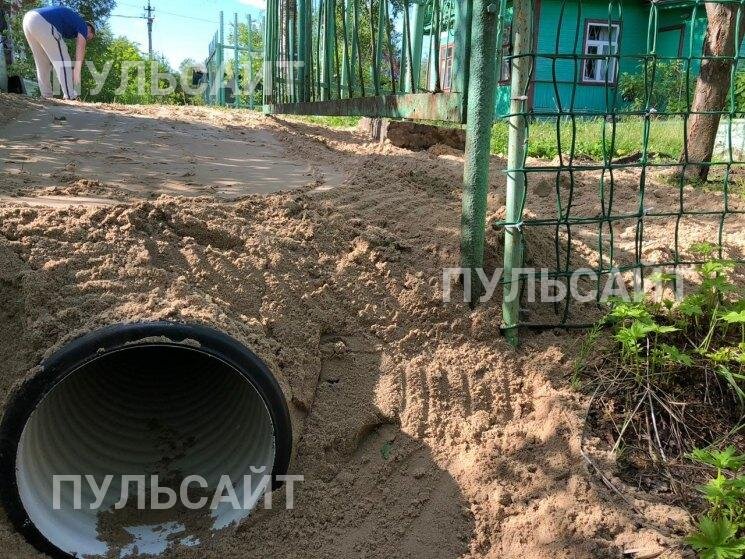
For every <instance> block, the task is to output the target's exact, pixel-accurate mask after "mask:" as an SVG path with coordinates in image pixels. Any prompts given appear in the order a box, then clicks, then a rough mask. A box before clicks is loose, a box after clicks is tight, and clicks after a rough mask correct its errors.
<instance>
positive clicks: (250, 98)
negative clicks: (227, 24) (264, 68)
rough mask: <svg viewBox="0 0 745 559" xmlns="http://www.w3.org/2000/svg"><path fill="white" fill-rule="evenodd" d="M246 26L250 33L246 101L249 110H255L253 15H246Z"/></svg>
mask: <svg viewBox="0 0 745 559" xmlns="http://www.w3.org/2000/svg"><path fill="white" fill-rule="evenodd" d="M246 24H247V25H248V27H247V32H248V65H247V67H246V70H247V71H248V76H247V79H248V87H246V100H247V101H248V108H249V109H252V110H253V108H254V41H253V20H252V19H251V14H248V15H246Z"/></svg>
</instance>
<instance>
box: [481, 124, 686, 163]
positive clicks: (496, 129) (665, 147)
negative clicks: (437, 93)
mask: <svg viewBox="0 0 745 559" xmlns="http://www.w3.org/2000/svg"><path fill="white" fill-rule="evenodd" d="M603 132H605V136H606V139H605V141H604V140H603ZM508 133H509V126H508V124H507V123H506V122H498V123H496V124H495V125H494V126H493V127H492V134H491V151H492V153H493V154H496V155H502V156H506V154H507V139H508ZM573 135H574V136H575V142H574V155H575V157H588V158H590V159H595V160H602V159H603V157H604V156H605V155H606V154H608V153H610V151H611V148H612V147H613V148H614V149H613V157H614V158H617V157H625V156H628V155H633V154H636V153H639V152H641V151H642V150H643V147H644V122H643V121H640V120H636V119H635V120H627V121H619V122H617V123H616V127H615V142H614V145H613V146H612V140H613V124H612V123H610V122H606V121H605V120H603V119H582V120H580V119H577V120H576V132H575V131H574V130H573V126H572V121H571V120H568V119H562V120H561V127H560V132H557V125H556V121H549V120H542V121H535V122H532V123H531V124H530V136H529V142H528V155H529V156H530V157H537V158H541V159H553V158H554V157H556V156H557V155H558V154H559V142H558V141H557V140H558V139H560V140H561V151H562V152H563V153H565V154H569V153H570V152H571V151H572V136H573ZM682 150H683V121H682V120H681V119H666V120H662V119H660V120H653V121H652V122H651V125H650V130H649V153H650V154H653V155H654V156H656V157H663V158H673V159H676V158H677V157H678V156H679V155H680V153H681V152H682Z"/></svg>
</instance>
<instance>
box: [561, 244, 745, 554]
mask: <svg viewBox="0 0 745 559" xmlns="http://www.w3.org/2000/svg"><path fill="white" fill-rule="evenodd" d="M691 252H693V253H694V254H697V255H699V256H700V257H703V258H705V259H707V260H706V262H704V263H703V264H701V265H699V266H698V268H697V272H698V276H699V286H698V288H697V289H696V290H695V291H694V292H693V293H691V294H689V295H688V296H686V297H685V298H684V299H682V300H681V301H679V302H674V301H667V303H668V304H664V303H665V302H664V301H663V302H662V303H660V302H652V301H649V300H646V299H644V300H641V301H621V300H614V301H612V303H611V308H610V310H609V312H608V314H607V315H606V316H605V318H604V319H603V320H602V321H601V322H600V324H601V325H603V326H605V327H608V328H610V329H611V330H612V334H613V340H614V344H613V348H612V350H611V354H610V355H612V356H613V357H609V359H613V360H614V361H615V365H613V366H612V367H611V369H612V371H613V374H612V375H611V377H612V380H611V381H609V382H608V384H606V385H605V386H602V387H598V390H600V389H601V388H602V390H604V391H607V392H611V391H613V392H615V394H616V398H621V399H625V402H624V405H623V411H622V412H621V415H622V416H623V417H624V420H623V425H622V426H621V427H620V428H618V427H617V429H618V441H617V443H616V445H615V448H616V449H618V448H621V447H622V446H623V447H625V448H629V447H631V446H634V441H635V440H637V441H638V440H641V441H646V442H647V448H648V451H649V453H650V454H651V455H652V459H653V461H656V460H660V459H662V460H664V459H665V455H666V453H669V452H670V451H671V448H670V446H666V445H664V444H663V443H662V442H661V441H664V440H671V439H674V440H675V441H676V442H675V444H674V449H681V448H691V447H693V446H694V444H693V443H691V442H689V440H688V441H687V440H685V436H684V435H683V434H682V433H686V432H690V430H691V428H692V424H691V422H688V423H686V425H685V427H681V428H679V429H678V430H675V427H674V426H675V424H676V423H680V422H685V421H686V413H687V410H688V407H689V406H691V405H692V404H693V403H692V402H691V401H690V400H688V401H686V398H687V397H686V396H685V390H681V387H683V386H687V387H688V388H687V389H686V390H688V391H691V390H693V391H694V392H697V391H699V390H700V389H699V387H704V386H708V385H710V384H718V386H719V389H718V394H720V395H722V398H720V400H719V401H717V402H716V404H715V405H716V406H717V407H718V408H725V407H726V408H727V409H730V410H732V412H731V414H730V415H731V416H732V417H734V418H738V417H739V418H740V420H739V421H738V424H739V423H740V422H741V421H742V417H743V416H745V299H743V298H742V293H740V291H739V288H738V286H736V285H735V284H733V282H732V281H731V278H730V276H731V274H732V271H733V269H734V264H733V263H732V262H730V261H728V260H724V259H721V258H716V255H717V254H720V251H719V247H717V246H715V245H712V244H710V243H699V244H697V245H695V246H693V247H691ZM656 279H657V280H658V281H662V282H663V283H665V282H668V283H669V282H670V281H672V278H669V277H665V276H664V275H662V274H661V275H658V277H657V278H656ZM591 338H592V340H593V344H594V340H596V339H597V338H598V333H597V329H596V330H593V332H592V333H591V334H589V335H588V338H587V339H588V340H590V339H591ZM586 360H587V356H584V355H583V356H582V361H583V362H586ZM576 375H577V372H576V371H575V376H576ZM601 378H602V377H601ZM705 390H708V388H706V389H705ZM681 396H682V398H681ZM703 400H704V403H705V405H708V406H711V401H709V402H706V398H704V399H703ZM694 405H695V404H694ZM706 413H711V412H710V411H708V412H706ZM658 425H666V426H669V427H666V428H667V429H668V431H666V432H665V433H663V434H661V433H660V429H659V428H658ZM632 433H633V436H634V437H636V439H634V440H628V437H629V436H631V434H632ZM709 436H710V433H709ZM696 440H698V441H700V440H702V439H701V438H698V439H696ZM704 440H706V439H704ZM708 440H710V439H708ZM651 441H655V444H656V445H657V446H656V448H653V447H652V446H651V445H649V443H650V442H651ZM686 443H688V446H686ZM688 457H689V458H690V459H692V460H694V461H696V462H698V463H700V464H704V465H706V466H709V467H711V468H714V469H715V475H712V476H711V478H710V479H709V480H708V481H707V482H706V483H705V484H703V485H702V486H701V487H699V492H700V493H701V495H702V496H703V498H704V499H705V500H706V502H707V503H708V509H707V511H706V513H705V514H704V515H702V516H701V517H700V519H699V520H698V524H697V527H696V531H695V533H693V534H692V535H691V536H690V537H689V538H687V542H688V543H689V544H690V545H691V546H692V547H693V548H694V549H695V550H696V551H697V552H698V553H699V555H700V557H701V558H703V559H708V558H714V559H734V558H737V559H741V558H742V557H745V476H743V469H744V468H745V454H742V453H740V452H738V450H737V449H736V448H735V447H734V446H729V447H727V448H724V449H721V450H719V449H715V448H709V449H695V450H692V451H691V453H690V454H689V455H688Z"/></svg>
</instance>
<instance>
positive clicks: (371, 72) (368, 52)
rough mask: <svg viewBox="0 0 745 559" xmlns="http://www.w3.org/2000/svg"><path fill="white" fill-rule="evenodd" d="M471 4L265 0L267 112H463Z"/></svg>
mask: <svg viewBox="0 0 745 559" xmlns="http://www.w3.org/2000/svg"><path fill="white" fill-rule="evenodd" d="M469 8H470V6H469V3H468V2H460V1H457V0H392V1H390V0H369V1H368V0H292V1H287V0H269V2H268V3H267V21H268V25H267V31H266V33H267V35H266V44H267V45H268V47H267V51H266V53H265V68H264V72H265V74H264V83H265V88H266V89H265V92H266V96H265V103H266V112H268V113H277V114H279V113H285V114H287V113H295V114H316V115H349V116H376V117H392V118H419V119H428V120H449V121H455V122H462V121H463V107H464V94H465V92H466V91H467V67H466V64H467V61H468V51H467V45H468V36H469V31H470V28H469V26H468V22H469V21H470V17H469Z"/></svg>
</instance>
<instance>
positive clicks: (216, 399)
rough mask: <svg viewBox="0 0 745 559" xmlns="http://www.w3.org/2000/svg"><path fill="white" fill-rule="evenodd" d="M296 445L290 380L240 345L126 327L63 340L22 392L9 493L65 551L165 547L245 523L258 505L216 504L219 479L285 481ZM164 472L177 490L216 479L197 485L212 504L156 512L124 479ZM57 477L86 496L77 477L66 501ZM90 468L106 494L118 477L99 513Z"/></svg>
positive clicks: (13, 415)
mask: <svg viewBox="0 0 745 559" xmlns="http://www.w3.org/2000/svg"><path fill="white" fill-rule="evenodd" d="M291 447H292V431H291V424H290V417H289V414H288V409H287V404H286V401H285V398H284V396H283V393H282V391H281V389H280V386H279V385H278V383H277V381H276V380H275V378H274V377H273V376H272V374H271V373H270V371H269V370H268V368H267V367H266V366H265V364H264V363H263V362H262V361H261V360H260V359H259V358H258V357H257V356H256V355H254V354H253V353H252V352H251V351H250V350H248V349H247V348H246V347H244V346H243V345H241V344H240V343H239V342H237V341H236V340H234V339H233V338H231V337H229V336H227V335H225V334H224V333H221V332H218V331H216V330H213V329H211V328H207V327H204V326H196V325H186V324H181V323H171V322H154V323H141V324H122V325H116V326H112V327H109V328H105V329H103V330H99V331H95V332H93V333H91V334H89V335H87V336H85V337H83V338H80V339H78V340H75V341H73V342H72V343H70V344H68V345H66V346H64V347H63V348H62V349H61V350H59V351H57V352H56V353H55V354H53V355H52V356H51V357H50V358H49V359H47V360H46V361H45V362H44V363H43V366H42V367H41V368H40V369H39V370H38V372H36V374H33V375H31V376H30V377H29V378H28V379H27V380H26V381H25V382H24V383H23V384H22V385H21V386H20V387H18V389H17V390H15V391H14V393H13V394H12V395H11V398H10V401H9V402H8V404H7V408H6V412H5V415H4V417H3V420H2V423H1V424H0V479H2V483H1V484H0V500H1V501H2V504H3V506H4V508H5V510H6V512H7V514H8V516H9V518H10V519H11V521H12V522H13V524H14V525H15V527H16V528H17V530H18V531H19V532H21V533H22V534H23V535H24V536H25V537H26V539H27V540H28V541H29V542H31V543H32V544H33V545H34V546H35V547H37V549H39V550H41V551H43V552H46V553H48V554H50V555H52V556H53V557H64V558H69V557H104V556H107V555H110V554H111V553H112V551H114V550H116V551H115V553H116V556H119V557H126V556H127V555H131V554H134V553H136V552H139V553H142V554H150V553H152V554H156V555H157V554H159V553H163V552H164V551H165V550H166V549H168V548H169V546H171V545H173V544H174V543H180V544H182V545H189V546H197V545H199V544H200V543H204V539H206V538H211V537H212V536H214V533H215V531H217V530H220V529H222V528H225V527H227V526H230V525H234V524H236V523H238V522H240V521H241V520H243V519H245V518H246V517H247V516H248V515H249V514H250V508H251V507H252V506H253V505H255V504H256V502H255V501H253V502H252V504H251V505H250V506H246V505H247V503H246V502H245V501H243V500H242V498H241V507H240V508H236V507H235V506H233V505H231V504H230V503H229V502H220V503H219V504H218V506H217V507H216V508H214V509H213V508H212V506H211V505H212V504H213V501H212V495H213V494H214V493H216V492H217V489H218V486H219V484H220V481H221V480H222V479H224V478H225V476H229V477H230V479H231V480H233V482H234V484H233V487H234V489H235V493H236V495H238V496H241V497H242V496H243V495H249V494H251V495H254V496H255V495H260V491H259V490H258V489H257V488H260V484H262V483H268V482H269V481H270V482H271V487H272V489H276V488H277V487H278V486H279V484H278V482H277V476H283V475H285V474H286V473H287V469H288V466H289V462H290V455H291ZM261 472H264V474H265V475H264V476H263V479H262V476H261V475H259V474H260V473H261ZM269 474H271V476H272V478H271V479H270V480H267V478H266V475H269ZM153 475H156V476H159V482H158V483H159V486H160V487H171V488H173V489H174V490H175V492H176V493H177V494H178V493H179V484H180V483H183V482H184V480H185V478H186V477H187V476H199V477H200V478H202V479H204V480H206V482H207V483H208V487H207V488H204V487H201V486H200V484H198V483H197V484H195V485H193V486H189V491H191V489H197V490H199V495H192V494H190V495H189V498H188V500H187V502H189V503H194V502H198V501H200V500H201V499H200V497H199V496H200V495H201V496H202V498H203V496H207V495H209V496H210V499H209V502H210V505H208V506H207V509H206V512H205V511H204V510H202V511H194V510H193V509H192V508H191V507H189V508H188V509H184V507H183V504H182V503H181V499H179V503H180V504H179V505H177V506H175V507H173V508H170V509H168V510H158V511H157V516H153V512H155V511H152V510H151V511H142V510H140V509H139V507H138V506H135V505H134V503H137V504H138V505H139V503H138V500H137V498H136V489H137V484H136V483H133V482H132V481H131V480H127V479H126V478H125V477H124V476H139V477H142V476H146V479H147V480H148V481H150V480H152V478H151V476H153ZM54 476H74V477H82V480H81V492H82V495H81V496H80V500H81V501H82V503H76V502H75V497H76V495H75V492H76V489H75V487H74V486H75V483H72V482H67V483H57V484H56V485H57V489H58V494H57V497H58V498H57V499H56V500H55V495H54V493H55V483H54ZM85 476H92V478H91V479H93V480H95V484H94V486H97V487H98V488H102V487H104V482H105V478H106V476H113V478H112V481H111V484H110V486H109V487H108V490H107V491H106V492H105V499H104V500H103V502H102V504H101V505H100V506H99V507H98V508H97V509H95V510H91V508H90V504H93V503H95V501H96V496H95V495H96V494H95V493H94V490H93V489H92V486H91V485H90V484H89V483H88V482H87V480H86V478H85ZM58 479H60V478H58ZM143 479H144V478H143ZM130 484H131V486H129V485H130ZM125 485H127V486H129V493H131V495H129V496H130V501H128V502H127V504H126V506H125V505H124V504H123V503H122V499H121V497H122V494H125V495H126V494H127V492H126V491H123V486H125ZM148 491H149V489H148ZM151 496H152V495H148V496H147V502H148V504H149V503H150V502H151V501H150V497H151ZM179 497H180V495H179ZM117 505H119V507H117ZM148 506H149V505H148ZM129 509H132V510H129ZM135 509H136V510H135Z"/></svg>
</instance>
